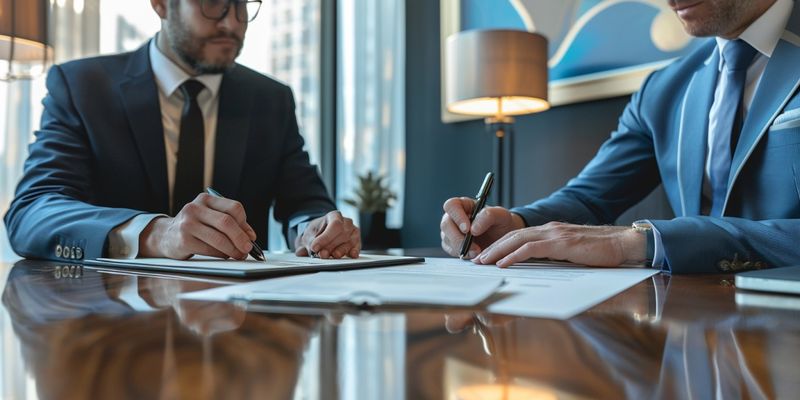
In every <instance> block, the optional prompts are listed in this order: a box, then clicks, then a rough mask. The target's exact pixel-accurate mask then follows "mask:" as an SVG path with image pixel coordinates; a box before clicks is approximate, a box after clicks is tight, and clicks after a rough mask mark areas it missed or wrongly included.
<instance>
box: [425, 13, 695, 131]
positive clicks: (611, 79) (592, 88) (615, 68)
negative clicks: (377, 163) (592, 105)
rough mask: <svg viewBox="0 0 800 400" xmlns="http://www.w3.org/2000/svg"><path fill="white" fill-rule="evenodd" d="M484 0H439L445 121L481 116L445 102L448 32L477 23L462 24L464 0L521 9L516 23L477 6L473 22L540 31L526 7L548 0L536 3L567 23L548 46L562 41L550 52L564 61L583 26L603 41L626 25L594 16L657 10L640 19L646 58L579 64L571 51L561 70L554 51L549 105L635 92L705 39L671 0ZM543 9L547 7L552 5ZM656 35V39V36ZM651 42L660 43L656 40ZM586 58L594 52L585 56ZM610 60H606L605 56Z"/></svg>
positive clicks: (491, 26) (486, 27) (488, 25)
mask: <svg viewBox="0 0 800 400" xmlns="http://www.w3.org/2000/svg"><path fill="white" fill-rule="evenodd" d="M480 1H481V0H441V3H440V7H441V15H440V18H441V21H440V22H441V60H442V63H441V90H442V99H441V110H442V121H443V122H444V123H451V122H459V121H466V120H473V119H477V117H475V116H466V115H458V114H453V113H451V112H449V111H448V110H447V104H445V96H444V93H446V86H445V85H446V82H447V76H446V68H445V66H446V65H445V63H446V59H445V52H446V41H447V38H448V37H449V36H450V35H452V34H455V33H457V32H460V31H462V30H467V29H471V28H473V27H471V26H466V27H464V26H462V20H463V18H462V12H465V11H469V10H462V7H463V6H464V5H465V4H466V5H467V6H472V7H476V6H477V7H489V4H491V7H493V10H494V9H497V7H498V6H504V7H506V8H507V9H509V8H513V11H516V12H517V13H518V15H519V19H518V20H516V21H514V22H513V23H509V22H508V21H503V20H502V17H500V16H494V19H495V20H492V18H493V16H492V15H486V14H490V13H486V12H483V11H485V10H477V11H478V12H482V13H481V14H480V17H479V18H477V19H479V20H480V21H479V22H477V23H474V25H483V26H479V28H478V29H483V28H485V29H526V30H529V31H537V32H538V31H539V30H537V29H531V28H534V23H533V18H531V16H530V14H531V13H530V12H527V10H528V9H526V7H533V6H536V5H537V2H548V3H547V4H545V3H540V4H538V5H540V6H544V7H545V8H547V7H550V8H558V9H557V10H556V11H558V12H559V15H557V16H555V18H551V20H556V21H558V20H560V21H563V22H564V23H565V25H563V26H561V27H558V26H556V27H555V28H556V29H558V31H557V32H566V34H564V33H561V35H562V36H563V37H561V38H558V39H559V40H560V42H558V43H553V42H552V41H550V40H549V41H550V46H553V45H554V44H555V45H556V46H558V47H559V48H558V49H555V48H551V52H553V53H556V54H555V56H556V57H560V58H559V60H562V61H563V60H564V58H565V57H564V55H565V54H567V55H568V56H569V52H570V48H571V46H574V45H575V43H577V42H579V39H580V37H579V35H580V32H581V31H582V30H588V28H594V29H595V32H591V33H592V35H594V36H592V37H591V38H592V39H594V40H595V41H597V42H601V43H603V40H605V43H609V42H613V41H614V40H615V39H616V38H614V37H605V38H604V37H602V35H603V34H605V35H610V33H609V31H619V30H620V29H624V28H620V27H619V26H612V27H609V29H606V31H604V30H603V26H602V25H600V27H599V28H598V27H597V26H591V25H590V24H591V23H593V21H595V22H596V21H599V22H596V23H595V25H597V24H601V23H605V24H606V25H608V24H609V23H612V22H613V21H614V19H613V18H609V17H608V16H609V15H611V17H614V16H615V15H614V14H613V13H615V12H616V13H617V14H618V15H617V17H618V18H622V17H625V16H628V14H632V15H635V14H636V13H640V14H646V13H649V14H655V17H654V18H652V20H650V21H645V22H642V23H639V24H638V25H642V24H645V23H649V24H650V28H651V32H650V37H649V38H646V37H643V38H642V39H641V41H642V46H649V47H648V48H647V50H649V51H650V52H649V53H647V56H648V57H641V58H642V60H644V62H642V60H631V59H625V60H620V61H619V62H618V63H617V64H618V65H611V67H608V68H600V67H598V65H590V63H586V64H589V65H580V63H581V61H582V60H581V59H580V58H579V57H573V61H572V64H571V65H570V67H571V68H561V70H559V69H557V68H559V67H561V66H563V65H564V64H567V63H564V62H562V63H561V65H556V68H553V67H554V66H553V61H554V56H553V55H551V58H550V61H551V71H550V72H551V77H550V83H549V87H548V91H549V94H548V97H549V102H550V104H551V106H554V107H555V106H560V105H566V104H572V103H578V102H584V101H592V100H599V99H604V98H611V97H617V96H623V95H627V94H631V93H633V92H635V91H637V90H638V89H639V88H640V87H641V85H642V83H643V82H644V80H645V79H646V78H647V76H648V75H650V73H652V72H653V71H656V70H658V69H660V68H663V67H664V66H666V65H668V64H669V63H671V62H672V61H673V60H674V59H675V58H677V57H680V56H681V55H684V54H686V53H688V52H690V51H691V50H693V49H694V48H696V47H697V46H699V45H700V44H701V43H702V39H695V38H692V37H691V36H689V35H688V34H686V33H685V32H684V31H683V29H682V26H681V23H680V21H679V19H678V18H677V16H676V15H674V13H673V12H672V10H670V9H669V6H668V4H667V2H664V1H663V0H572V1H569V0H559V1H558V2H552V0H491V1H485V0H483V2H482V3H481V2H480ZM566 7H573V9H566ZM540 8H541V7H540ZM544 11H545V12H546V11H548V10H544ZM568 12H572V13H573V14H575V15H570V14H568ZM621 12H624V13H625V15H619V14H620V13H621ZM579 13H582V14H579ZM603 13H605V14H603ZM508 14H509V12H506V14H505V15H508ZM565 15H567V16H573V18H565ZM600 17H604V18H600ZM542 18H545V21H547V19H546V18H547V16H545V17H539V19H542ZM547 22H550V21H547ZM569 23H572V24H574V25H573V26H566V24H569ZM523 24H524V25H523ZM549 25H550V30H551V31H553V28H554V25H553V23H550V24H549ZM640 27H641V26H640ZM575 32H577V33H575ZM540 33H542V34H545V36H549V35H548V34H547V32H540ZM570 34H573V36H572V37H570V36H569V35H570ZM551 36H555V35H551ZM640 36H642V35H640ZM565 38H570V39H573V40H572V41H569V42H568V43H567V44H566V45H564V42H565V40H564V39H565ZM653 38H656V39H658V40H653ZM625 40H627V41H630V40H631V39H630V38H628V37H625ZM647 40H650V42H647V43H645V41H647ZM653 42H659V43H656V44H655V45H653ZM586 48H587V46H586V45H585V44H583V50H584V52H586V51H585V49H586ZM652 48H657V49H666V50H669V51H663V52H662V53H659V52H657V51H652ZM620 51H621V50H620ZM626 51H628V49H626ZM576 59H577V60H578V61H577V62H576V61H574V60H576ZM586 59H590V58H589V57H586ZM606 65H608V62H607V61H606ZM554 71H555V72H556V74H555V75H556V76H553V72H554ZM586 71H588V72H586Z"/></svg>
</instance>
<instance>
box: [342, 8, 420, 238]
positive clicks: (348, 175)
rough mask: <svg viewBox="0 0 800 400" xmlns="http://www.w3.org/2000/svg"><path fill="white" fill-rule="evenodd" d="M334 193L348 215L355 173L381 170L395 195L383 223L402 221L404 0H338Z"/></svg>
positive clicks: (392, 224) (391, 223)
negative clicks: (395, 197) (347, 201)
mask: <svg viewBox="0 0 800 400" xmlns="http://www.w3.org/2000/svg"><path fill="white" fill-rule="evenodd" d="M338 15H339V21H338V24H337V26H338V27H339V32H338V41H339V43H338V63H339V64H338V74H339V76H338V80H337V82H338V88H337V98H338V101H337V108H338V110H337V125H338V127H337V132H338V137H337V146H336V147H337V160H336V182H337V188H336V198H337V199H338V200H339V204H338V206H339V207H340V208H341V209H342V210H343V211H344V212H345V214H348V215H357V213H358V212H357V210H354V209H353V208H352V207H350V206H348V205H346V204H345V203H344V202H343V201H342V199H344V198H348V197H352V196H353V192H354V190H355V187H356V185H357V182H358V180H357V178H356V177H357V175H364V174H365V173H366V172H367V171H375V172H377V173H379V174H381V175H384V176H386V178H387V182H388V184H389V187H390V189H391V190H392V191H393V192H395V193H396V194H397V201H396V202H395V203H394V206H393V207H392V208H391V209H390V210H389V212H388V213H387V225H389V226H391V227H395V228H398V227H400V226H401V225H402V221H403V189H404V185H405V2H403V1H401V0H381V1H372V0H340V1H339V13H338Z"/></svg>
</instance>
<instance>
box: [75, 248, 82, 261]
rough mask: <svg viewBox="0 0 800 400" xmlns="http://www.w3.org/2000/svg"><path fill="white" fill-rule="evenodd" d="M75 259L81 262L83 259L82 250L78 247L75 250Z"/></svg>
mask: <svg viewBox="0 0 800 400" xmlns="http://www.w3.org/2000/svg"><path fill="white" fill-rule="evenodd" d="M75 259H76V260H82V259H83V249H82V248H80V247H77V248H75Z"/></svg>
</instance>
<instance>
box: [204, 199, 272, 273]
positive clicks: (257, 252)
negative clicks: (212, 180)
mask: <svg viewBox="0 0 800 400" xmlns="http://www.w3.org/2000/svg"><path fill="white" fill-rule="evenodd" d="M206 193H208V194H210V195H212V196H214V197H219V198H222V199H224V198H225V196H223V195H221V194H219V192H217V191H216V190H214V189H212V188H210V187H207V188H206ZM250 243H252V244H253V248H252V249H250V255H251V256H253V258H255V259H256V260H258V261H264V262H266V261H267V257H266V256H265V255H264V250H261V247H259V246H258V243H256V241H255V240H251V241H250Z"/></svg>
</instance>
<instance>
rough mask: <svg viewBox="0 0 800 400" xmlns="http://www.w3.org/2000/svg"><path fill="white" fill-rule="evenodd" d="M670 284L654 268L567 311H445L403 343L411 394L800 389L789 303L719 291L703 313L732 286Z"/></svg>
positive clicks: (641, 394) (799, 331) (798, 339)
mask: <svg viewBox="0 0 800 400" xmlns="http://www.w3.org/2000/svg"><path fill="white" fill-rule="evenodd" d="M673 283H674V282H673ZM722 286H725V285H724V284H722ZM643 288H645V289H646V290H642V289H643ZM678 288H679V289H678V290H676V291H675V292H674V293H671V290H670V289H671V283H670V279H664V278H660V277H656V278H655V279H654V281H652V282H650V283H649V284H648V285H641V286H639V287H637V289H636V290H632V291H630V293H627V294H626V296H625V297H624V298H617V299H615V300H614V301H612V302H610V303H609V304H603V305H601V306H598V307H596V308H594V309H593V310H592V311H590V312H588V313H584V314H582V315H580V316H578V317H576V318H573V319H570V320H568V321H555V320H544V319H532V318H516V317H508V316H498V315H491V314H484V313H450V314H447V315H445V316H444V325H445V329H444V332H441V331H440V332H439V334H433V332H430V331H429V332H427V334H425V335H423V334H421V333H420V334H418V335H411V336H410V339H411V340H412V341H413V340H415V337H416V338H418V339H416V342H412V343H409V349H410V350H409V353H410V354H409V359H410V364H411V365H412V367H411V368H410V369H409V371H410V376H409V377H408V378H407V379H408V381H409V382H416V384H415V391H412V392H411V393H412V395H411V396H410V397H414V398H447V399H473V398H479V399H515V398H533V399H550V398H559V399H561V398H576V399H582V398H587V399H588V398H636V399H638V398H670V399H672V398H678V399H680V398H725V399H738V398H793V397H795V396H796V393H797V392H798V390H800V379H798V378H800V374H798V372H797V370H796V366H797V365H798V362H797V360H800V318H798V316H799V315H798V312H797V311H795V312H793V313H785V312H774V311H771V310H750V312H742V310H741V309H737V308H736V306H735V304H733V302H732V301H726V302H725V303H724V306H722V307H716V306H714V307H715V311H716V312H715V313H709V309H708V307H707V306H709V304H714V302H713V301H710V300H709V299H708V297H709V296H715V295H716V296H719V295H720V294H724V295H725V296H729V295H732V294H733V290H734V289H733V288H732V287H730V288H722V289H714V291H712V292H710V293H703V292H701V293H698V294H695V295H691V296H687V294H686V293H685V292H684V290H683V286H678ZM728 289H729V290H728ZM729 292H730V293H729ZM673 295H675V296H673ZM717 300H718V299H717ZM729 300H730V299H729ZM625 302H632V303H631V304H627V306H626V304H623V303H625ZM687 302H688V303H692V302H696V303H695V305H694V307H686V303H687ZM612 310H613V311H612ZM420 381H428V384H426V385H419V382H420Z"/></svg>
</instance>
